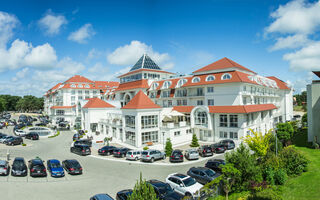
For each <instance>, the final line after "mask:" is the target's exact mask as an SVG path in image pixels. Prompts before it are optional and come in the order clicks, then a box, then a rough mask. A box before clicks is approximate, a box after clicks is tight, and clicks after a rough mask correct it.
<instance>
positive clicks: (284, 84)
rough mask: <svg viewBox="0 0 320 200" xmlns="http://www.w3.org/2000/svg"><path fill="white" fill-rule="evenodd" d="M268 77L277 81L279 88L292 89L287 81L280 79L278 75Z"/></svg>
mask: <svg viewBox="0 0 320 200" xmlns="http://www.w3.org/2000/svg"><path fill="white" fill-rule="evenodd" d="M267 78H269V79H272V80H274V81H275V82H276V83H277V85H278V87H279V89H281V90H290V88H289V87H288V85H287V83H285V82H284V81H282V80H280V79H278V78H277V77H275V76H269V77H267Z"/></svg>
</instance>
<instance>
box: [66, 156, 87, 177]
mask: <svg viewBox="0 0 320 200" xmlns="http://www.w3.org/2000/svg"><path fill="white" fill-rule="evenodd" d="M62 166H63V168H64V169H65V170H66V172H68V174H72V175H76V174H82V173H83V170H82V167H81V165H80V163H79V162H78V161H77V160H74V159H73V160H64V161H62Z"/></svg>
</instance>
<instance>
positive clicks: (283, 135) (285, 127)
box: [277, 122, 294, 145]
mask: <svg viewBox="0 0 320 200" xmlns="http://www.w3.org/2000/svg"><path fill="white" fill-rule="evenodd" d="M293 132H294V130H293V127H292V125H291V124H290V123H289V122H285V123H279V124H277V137H278V138H279V140H280V141H281V142H282V143H283V144H285V145H286V144H287V142H288V141H289V140H291V139H292V137H293Z"/></svg>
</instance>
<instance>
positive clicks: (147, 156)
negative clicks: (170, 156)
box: [141, 149, 166, 162]
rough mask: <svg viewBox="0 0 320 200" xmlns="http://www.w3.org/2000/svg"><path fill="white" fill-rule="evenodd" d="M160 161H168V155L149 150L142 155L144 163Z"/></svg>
mask: <svg viewBox="0 0 320 200" xmlns="http://www.w3.org/2000/svg"><path fill="white" fill-rule="evenodd" d="M160 159H163V160H164V159H166V154H165V153H164V152H161V151H159V150H153V149H149V150H146V151H143V152H142V155H141V160H142V161H148V162H154V161H155V160H160Z"/></svg>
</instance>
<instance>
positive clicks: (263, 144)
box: [243, 129, 272, 157]
mask: <svg viewBox="0 0 320 200" xmlns="http://www.w3.org/2000/svg"><path fill="white" fill-rule="evenodd" d="M250 131H251V133H252V136H251V135H247V136H246V137H245V138H244V139H243V140H244V142H245V143H247V144H248V146H249V147H250V149H251V150H252V151H254V153H255V154H256V155H257V156H258V157H262V156H265V155H266V154H267V152H268V150H269V148H270V142H269V140H270V138H271V136H272V132H271V131H269V132H268V133H267V134H265V135H262V133H261V132H257V131H253V130H252V129H250Z"/></svg>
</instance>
